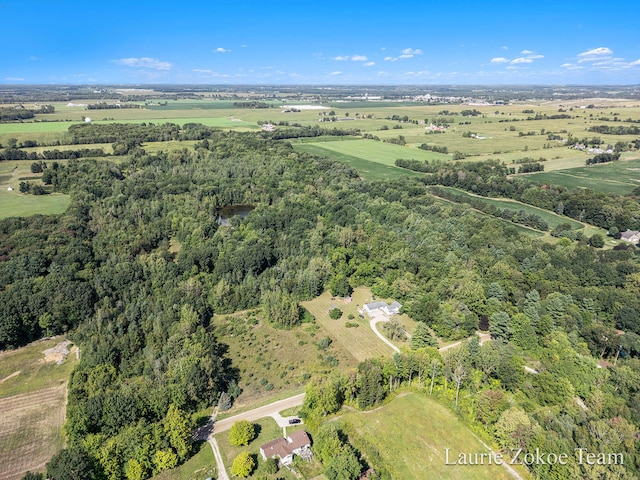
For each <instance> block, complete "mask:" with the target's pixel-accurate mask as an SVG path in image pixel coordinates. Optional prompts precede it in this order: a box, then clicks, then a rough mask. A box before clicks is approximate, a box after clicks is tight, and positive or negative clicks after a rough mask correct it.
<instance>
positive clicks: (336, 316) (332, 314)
mask: <svg viewBox="0 0 640 480" xmlns="http://www.w3.org/2000/svg"><path fill="white" fill-rule="evenodd" d="M341 316H342V310H340V309H339V308H338V307H333V308H332V309H331V311H330V312H329V318H331V319H332V320H338V319H339V318H340V317H341Z"/></svg>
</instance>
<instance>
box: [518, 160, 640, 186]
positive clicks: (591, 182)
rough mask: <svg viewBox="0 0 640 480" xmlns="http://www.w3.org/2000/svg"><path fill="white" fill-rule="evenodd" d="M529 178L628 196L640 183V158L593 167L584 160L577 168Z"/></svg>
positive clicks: (537, 181)
mask: <svg viewBox="0 0 640 480" xmlns="http://www.w3.org/2000/svg"><path fill="white" fill-rule="evenodd" d="M527 179H528V180H530V181H532V182H535V183H539V184H554V185H561V186H563V187H566V188H588V189H591V190H595V191H599V192H603V193H613V194H617V195H628V194H630V193H631V192H632V191H633V190H634V189H635V188H637V187H639V186H640V160H639V159H634V160H618V161H617V162H610V163H601V164H598V165H589V166H586V165H584V162H583V163H582V165H581V166H580V167H576V168H571V169H564V170H556V171H553V172H540V173H531V174H528V175H527Z"/></svg>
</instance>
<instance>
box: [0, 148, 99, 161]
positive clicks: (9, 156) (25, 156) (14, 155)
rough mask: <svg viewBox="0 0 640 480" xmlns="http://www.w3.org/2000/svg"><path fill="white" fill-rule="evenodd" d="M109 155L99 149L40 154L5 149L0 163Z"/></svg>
mask: <svg viewBox="0 0 640 480" xmlns="http://www.w3.org/2000/svg"><path fill="white" fill-rule="evenodd" d="M108 155H110V154H108V153H105V151H104V149H103V148H102V147H100V148H79V149H77V150H58V149H56V150H45V151H43V152H42V153H38V152H25V151H24V150H21V149H19V148H5V149H4V150H0V161H2V160H68V159H71V158H85V157H106V156H108Z"/></svg>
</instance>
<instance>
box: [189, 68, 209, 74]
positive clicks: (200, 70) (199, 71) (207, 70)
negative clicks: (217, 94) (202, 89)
mask: <svg viewBox="0 0 640 480" xmlns="http://www.w3.org/2000/svg"><path fill="white" fill-rule="evenodd" d="M193 71H194V72H196V73H213V70H209V69H207V68H194V69H193Z"/></svg>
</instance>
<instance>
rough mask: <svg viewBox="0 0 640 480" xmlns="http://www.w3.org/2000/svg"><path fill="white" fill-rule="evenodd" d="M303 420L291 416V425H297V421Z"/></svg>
mask: <svg viewBox="0 0 640 480" xmlns="http://www.w3.org/2000/svg"><path fill="white" fill-rule="evenodd" d="M300 422H302V420H300V419H299V418H291V419H289V425H296V424H297V423H300Z"/></svg>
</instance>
